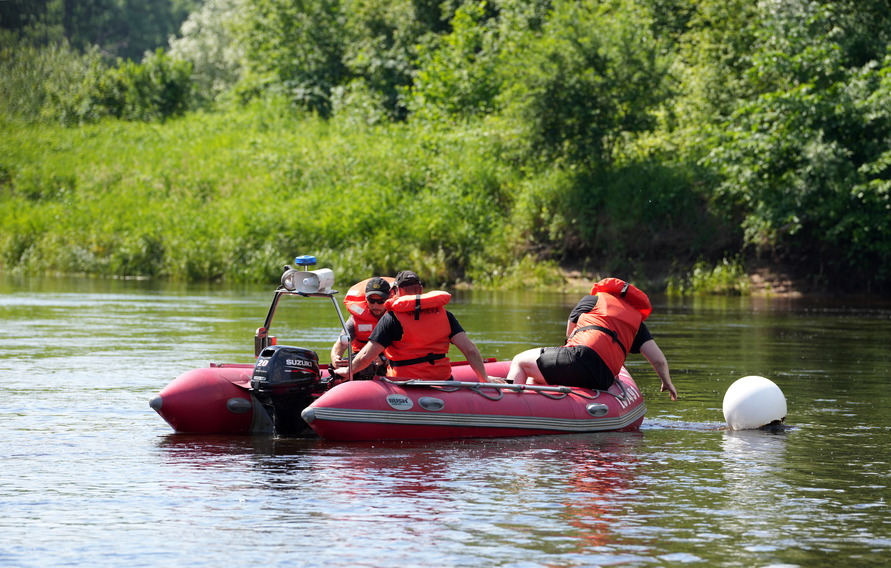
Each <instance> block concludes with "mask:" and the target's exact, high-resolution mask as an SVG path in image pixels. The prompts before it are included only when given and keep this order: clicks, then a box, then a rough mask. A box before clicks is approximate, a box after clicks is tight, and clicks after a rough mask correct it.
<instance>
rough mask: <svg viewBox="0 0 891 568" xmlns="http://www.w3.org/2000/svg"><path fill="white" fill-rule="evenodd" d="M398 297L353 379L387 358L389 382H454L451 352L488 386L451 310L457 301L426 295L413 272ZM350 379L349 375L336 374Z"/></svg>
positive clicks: (401, 278) (403, 277)
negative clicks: (455, 351) (382, 357)
mask: <svg viewBox="0 0 891 568" xmlns="http://www.w3.org/2000/svg"><path fill="white" fill-rule="evenodd" d="M393 287H394V288H395V289H396V297H395V298H390V300H388V301H387V308H388V310H389V311H388V312H387V313H386V314H384V316H383V317H381V319H380V321H379V322H378V324H377V326H376V327H375V328H374V331H373V332H372V333H371V337H369V339H368V343H367V344H366V345H365V347H363V348H362V349H361V350H360V351H359V353H358V354H357V355H356V356H355V357H354V358H353V373H354V374H355V373H356V372H357V371H361V370H362V369H364V368H365V367H367V366H368V365H370V364H371V363H372V362H373V361H374V360H375V359H376V358H377V357H378V356H379V355H380V354H381V353H383V354H384V355H385V356H386V357H387V362H388V368H387V376H388V377H394V378H400V379H425V380H433V381H442V380H448V379H450V378H451V376H452V366H451V363H450V361H449V357H448V352H449V346H450V345H452V344H453V345H455V347H457V348H458V349H459V350H460V351H461V353H463V354H464V357H466V358H467V361H468V363H469V364H470V366H471V368H472V369H473V371H474V372H475V373H476V376H477V378H478V379H479V380H480V381H481V382H488V381H489V377H488V375H487V374H486V367H485V365H484V363H483V358H482V355H480V352H479V349H477V346H476V344H474V343H473V341H471V340H470V338H469V337H467V333H466V332H465V331H464V328H462V327H461V324H460V323H458V320H457V318H455V316H454V315H453V314H452V313H451V312H449V311H447V310H446V309H445V305H446V304H448V303H449V300H450V299H451V295H450V294H449V293H448V292H443V291H441V290H435V291H432V292H427V293H426V294H425V293H424V287H423V283H422V282H421V279H420V278H419V277H418V275H417V274H415V273H414V272H412V271H411V270H403V271H402V272H400V273H399V274H397V275H396V280H395V282H394V283H393ZM335 373H337V374H338V375H340V376H347V374H348V373H349V370H348V369H345V368H338V369H336V370H335Z"/></svg>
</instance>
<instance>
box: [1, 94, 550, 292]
mask: <svg viewBox="0 0 891 568" xmlns="http://www.w3.org/2000/svg"><path fill="white" fill-rule="evenodd" d="M2 128H3V130H4V132H5V134H4V136H3V137H2V140H0V156H2V157H0V183H2V194H0V195H2V197H0V211H2V213H0V225H2V227H3V228H2V232H0V263H2V268H3V270H4V271H10V272H12V271H21V272H27V273H46V272H65V273H86V274H96V275H126V276H152V277H167V278H173V279H187V280H199V279H226V280H232V281H255V280H270V279H274V278H277V277H278V276H279V274H280V269H281V265H282V263H283V261H286V260H287V259H288V258H289V257H292V256H293V255H294V254H296V253H314V254H317V255H319V256H321V257H323V258H324V259H325V262H326V263H331V264H335V265H337V266H338V267H340V270H339V271H340V273H341V274H342V277H344V278H347V279H351V278H352V279H359V278H364V277H366V275H368V274H370V273H376V272H382V273H393V272H394V271H396V270H399V269H401V268H404V267H406V266H412V267H415V268H416V270H417V271H418V272H420V273H422V274H426V275H428V276H427V277H428V278H429V279H430V280H431V281H439V282H456V281H461V280H468V279H470V280H476V281H479V282H480V283H482V282H483V281H487V282H489V283H492V282H494V281H496V280H497V281H499V282H501V283H502V284H504V283H505V282H506V279H510V277H511V274H512V273H516V272H517V271H522V272H523V274H524V275H526V276H529V275H532V276H534V277H535V278H536V279H538V280H541V281H544V282H547V281H548V280H549V279H551V280H553V279H555V278H557V276H556V275H557V273H556V271H555V270H554V267H555V265H553V264H547V263H545V264H540V263H531V262H530V260H529V259H524V258H523V257H522V255H521V254H520V255H518V254H517V251H514V250H510V246H509V244H508V243H509V240H510V239H509V237H510V235H509V234H508V231H506V228H505V222H506V220H507V218H508V217H509V211H510V205H511V203H509V202H507V201H505V200H503V199H500V196H501V195H502V194H503V192H504V191H505V188H510V187H512V186H513V185H515V184H516V183H517V182H518V180H519V177H518V175H517V174H516V173H515V172H513V171H512V170H511V169H510V168H508V167H505V164H504V163H503V162H502V161H500V160H499V159H498V157H497V156H494V157H493V156H492V155H491V152H490V148H491V147H492V145H491V144H489V143H488V142H487V140H486V136H485V135H484V134H481V133H470V132H460V133H458V134H455V135H450V136H437V137H436V138H435V139H434V138H433V137H428V138H425V133H424V132H423V131H410V130H408V129H407V128H406V127H403V126H400V125H394V126H387V127H386V128H379V129H378V128H368V127H352V126H350V125H349V124H347V123H336V122H325V121H320V120H316V119H313V118H302V119H301V118H298V117H296V116H294V115H293V114H292V113H289V112H285V111H282V109H281V107H277V106H276V105H260V104H257V105H255V106H253V107H252V108H250V109H248V110H247V111H242V112H238V113H229V114H191V115H189V116H187V117H185V118H182V119H178V120H175V121H169V122H167V123H166V124H163V125H159V124H147V123H126V122H120V121H106V122H102V123H100V124H96V125H88V126H83V127H80V128H75V129H69V128H61V127H53V126H34V125H17V124H14V123H6V124H3V125H2ZM493 265H494V266H497V267H498V268H497V269H494V268H492V266H493ZM531 266H534V267H535V268H534V269H531V270H530V267H531Z"/></svg>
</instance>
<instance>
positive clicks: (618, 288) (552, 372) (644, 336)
mask: <svg viewBox="0 0 891 568" xmlns="http://www.w3.org/2000/svg"><path fill="white" fill-rule="evenodd" d="M650 312H652V307H651V306H650V300H649V298H647V296H646V294H644V293H643V292H641V291H640V290H639V289H638V288H636V287H634V286H632V285H631V284H627V283H626V282H623V281H622V280H619V279H618V278H605V279H603V280H601V281H600V282H598V283H596V284H594V286H593V288H591V295H589V296H585V297H584V298H582V299H581V300H580V301H579V302H578V304H577V305H576V306H575V308H573V310H572V312H571V313H570V315H569V321H568V322H567V324H566V344H565V345H563V346H561V347H540V348H536V349H529V350H528V351H523V352H522V353H519V354H517V355H516V356H515V357H514V358H513V360H512V361H511V365H510V371H508V374H507V379H508V382H513V383H514V384H541V385H567V386H577V387H586V388H590V389H600V390H606V389H607V388H609V387H610V385H612V384H613V382H614V381H615V377H616V376H617V375H618V374H619V371H620V370H621V369H622V366H623V365H624V364H625V358H626V357H627V356H628V353H640V354H641V355H643V356H644V357H646V359H647V361H649V362H650V365H652V366H653V369H654V370H655V371H656V374H657V375H659V379H660V380H661V381H662V387H661V389H660V390H661V391H662V392H665V391H668V393H669V394H670V396H671V400H677V398H678V392H677V389H675V387H674V385H673V384H672V382H671V374H670V373H669V370H668V361H666V359H665V355H664V354H663V353H662V350H661V349H659V346H658V345H656V341H655V340H654V339H653V336H652V335H651V334H650V331H649V329H647V326H646V324H644V323H643V321H644V320H645V319H646V318H647V316H649V315H650Z"/></svg>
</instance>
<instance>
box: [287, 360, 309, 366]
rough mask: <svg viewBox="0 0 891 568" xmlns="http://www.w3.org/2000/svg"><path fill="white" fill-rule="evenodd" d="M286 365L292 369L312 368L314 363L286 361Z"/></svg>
mask: <svg viewBox="0 0 891 568" xmlns="http://www.w3.org/2000/svg"><path fill="white" fill-rule="evenodd" d="M285 364H286V365H289V366H291V367H312V361H307V360H306V359H286V360H285Z"/></svg>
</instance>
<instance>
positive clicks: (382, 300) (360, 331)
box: [331, 276, 392, 379]
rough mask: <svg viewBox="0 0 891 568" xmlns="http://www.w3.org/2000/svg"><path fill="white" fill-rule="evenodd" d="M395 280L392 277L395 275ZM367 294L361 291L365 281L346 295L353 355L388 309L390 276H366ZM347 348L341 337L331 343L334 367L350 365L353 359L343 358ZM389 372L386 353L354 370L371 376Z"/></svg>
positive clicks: (347, 326) (347, 325)
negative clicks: (388, 278)
mask: <svg viewBox="0 0 891 568" xmlns="http://www.w3.org/2000/svg"><path fill="white" fill-rule="evenodd" d="M391 280H392V279H391ZM364 282H365V291H364V297H363V296H360V295H359V290H361V289H362V288H361V284H362V283H361V282H360V283H359V284H357V285H356V286H353V287H352V288H350V290H349V292H347V295H346V298H344V304H345V305H346V307H347V311H348V312H349V313H350V317H349V319H347V321H346V332H347V335H349V343H350V346H351V347H352V350H351V351H352V353H351V355H350V356H351V357H352V356H355V354H356V353H358V352H359V351H360V350H361V349H362V348H363V347H365V344H366V343H368V338H369V337H370V336H371V332H372V331H374V328H375V327H376V326H377V323H378V321H380V319H381V317H382V316H383V315H384V314H385V313H386V312H387V308H386V301H387V299H388V298H389V297H390V283H389V282H387V280H386V279H384V278H382V277H380V276H375V277H374V278H369V279H368V280H365V281H364ZM345 350H346V343H345V342H343V341H341V340H340V339H338V340H337V341H335V342H334V345H333V346H332V347H331V363H332V367H334V368H338V367H348V366H349V360H348V359H344V358H343V352H344V351H345ZM385 372H386V360H385V359H383V358H382V357H380V358H378V359H377V360H376V361H373V362H372V364H370V365H369V366H368V367H366V369H365V371H364V372H363V373H362V374H361V375H358V376H357V374H356V373H354V374H353V378H356V379H370V378H371V377H373V376H375V375H383V374H384V373H385Z"/></svg>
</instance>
